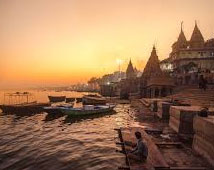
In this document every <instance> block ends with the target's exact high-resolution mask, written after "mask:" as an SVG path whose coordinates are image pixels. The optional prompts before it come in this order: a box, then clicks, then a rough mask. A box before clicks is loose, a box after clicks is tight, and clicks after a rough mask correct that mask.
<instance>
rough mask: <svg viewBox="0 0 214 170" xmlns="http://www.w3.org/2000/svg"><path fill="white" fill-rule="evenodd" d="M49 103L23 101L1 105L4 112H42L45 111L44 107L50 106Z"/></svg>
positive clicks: (0, 107)
mask: <svg viewBox="0 0 214 170" xmlns="http://www.w3.org/2000/svg"><path fill="white" fill-rule="evenodd" d="M49 105H50V104H49V103H37V102H32V103H23V104H12V105H0V109H1V110H2V111H3V113H12V114H13V113H14V114H25V113H40V112H43V111H44V109H43V107H45V106H49Z"/></svg>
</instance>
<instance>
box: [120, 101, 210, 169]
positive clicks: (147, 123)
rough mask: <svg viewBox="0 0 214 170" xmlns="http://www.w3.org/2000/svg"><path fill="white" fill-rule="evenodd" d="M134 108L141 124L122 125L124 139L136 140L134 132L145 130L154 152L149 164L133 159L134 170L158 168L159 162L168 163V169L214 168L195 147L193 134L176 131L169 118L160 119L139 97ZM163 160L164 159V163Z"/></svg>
mask: <svg viewBox="0 0 214 170" xmlns="http://www.w3.org/2000/svg"><path fill="white" fill-rule="evenodd" d="M131 108H132V109H133V110H134V115H133V116H134V117H135V121H136V122H138V126H137V127H136V126H133V127H130V128H121V129H120V130H121V134H122V138H124V139H122V140H126V141H132V142H133V140H135V138H134V131H136V130H138V131H142V133H143V134H145V133H146V136H148V137H146V138H149V139H146V141H145V142H148V141H149V142H148V146H149V151H150V154H149V157H148V162H146V163H145V164H147V165H145V164H144V165H139V166H138V165H137V164H138V163H136V162H132V161H131V160H130V162H129V163H130V165H129V168H130V169H133V170H135V169H137V167H138V168H139V167H140V168H144V169H146V167H150V168H151V167H153V168H154V166H155V164H157V162H158V164H159V165H164V166H165V167H164V168H170V167H171V169H186V170H190V169H191V170H192V169H207V170H212V169H213V167H212V166H211V165H210V164H209V163H208V161H207V160H206V159H205V158H203V157H202V156H199V155H198V154H196V153H195V152H194V151H193V150H192V139H193V137H192V136H185V135H184V136H182V135H179V134H178V133H176V132H175V131H174V130H173V129H172V128H171V127H170V126H169V123H168V121H165V120H161V119H159V118H158V117H157V115H156V113H155V112H153V111H151V109H150V108H148V107H146V106H145V105H143V104H142V102H140V101H139V100H132V101H131ZM151 143H153V144H151ZM125 148H126V147H125ZM154 150H155V151H154ZM154 153H155V154H154ZM157 153H158V154H157ZM151 160H152V161H151ZM157 160H158V161H157ZM160 160H164V161H162V162H161V163H160ZM155 161H156V162H155ZM153 165H154V166H153ZM150 168H149V169H150ZM162 168H163V167H162ZM156 169H157V168H156Z"/></svg>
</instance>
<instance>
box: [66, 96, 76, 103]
mask: <svg viewBox="0 0 214 170" xmlns="http://www.w3.org/2000/svg"><path fill="white" fill-rule="evenodd" d="M74 101H75V98H74V97H66V99H65V102H66V103H71V102H74Z"/></svg>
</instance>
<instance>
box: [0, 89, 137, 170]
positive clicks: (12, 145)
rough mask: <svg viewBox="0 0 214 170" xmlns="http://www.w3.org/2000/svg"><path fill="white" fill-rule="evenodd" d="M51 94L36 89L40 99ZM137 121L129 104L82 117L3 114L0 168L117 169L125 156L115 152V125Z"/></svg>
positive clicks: (123, 162) (0, 136)
mask: <svg viewBox="0 0 214 170" xmlns="http://www.w3.org/2000/svg"><path fill="white" fill-rule="evenodd" d="M50 93H51V94H53V92H47V91H45V92H41V91H40V92H35V91H34V94H36V98H37V99H39V101H46V100H47V94H50ZM63 93H64V94H68V95H70V96H72V95H73V96H74V97H75V96H81V95H82V93H81V94H77V93H76V94H75V95H74V94H71V92H63ZM3 94H4V93H3V92H1V99H2V100H1V101H3ZM38 96H39V97H38ZM42 96H43V97H42ZM135 123H137V122H135V120H134V116H133V109H132V108H130V105H128V104H126V105H121V104H119V105H117V106H116V108H115V113H113V114H109V115H99V116H98V117H94V116H93V117H88V118H87V119H82V120H71V119H68V118H67V117H66V116H62V117H55V118H51V119H50V118H49V116H48V114H47V113H40V114H36V115H32V116H24V117H18V116H16V115H5V114H3V113H1V114H0V129H1V133H0V169H1V170H10V169H11V170H23V169H24V170H34V169H35V170H38V169H39V170H55V169H56V170H61V169H62V170H101V169H102V170H104V169H106V170H110V169H115V170H116V169H117V168H118V166H121V165H124V164H125V159H124V155H122V154H121V153H117V152H115V149H116V148H117V147H116V145H115V140H116V139H115V138H116V137H117V133H116V131H114V128H119V127H122V126H123V127H124V126H129V125H130V124H135ZM119 149H120V148H119Z"/></svg>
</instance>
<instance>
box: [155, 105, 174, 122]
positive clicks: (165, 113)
mask: <svg viewBox="0 0 214 170" xmlns="http://www.w3.org/2000/svg"><path fill="white" fill-rule="evenodd" d="M170 106H172V103H169V102H158V109H157V110H158V112H157V116H158V117H159V118H161V119H164V120H168V119H169V109H170Z"/></svg>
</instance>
